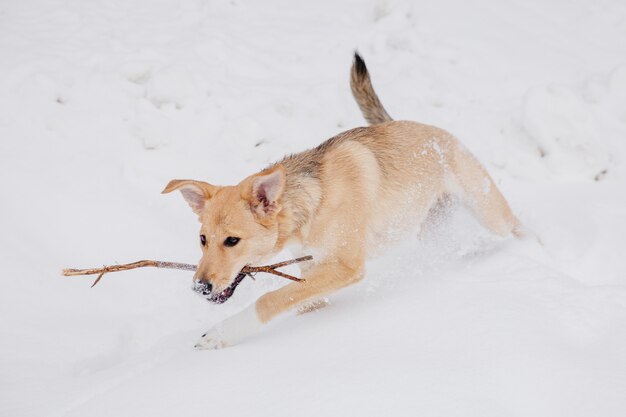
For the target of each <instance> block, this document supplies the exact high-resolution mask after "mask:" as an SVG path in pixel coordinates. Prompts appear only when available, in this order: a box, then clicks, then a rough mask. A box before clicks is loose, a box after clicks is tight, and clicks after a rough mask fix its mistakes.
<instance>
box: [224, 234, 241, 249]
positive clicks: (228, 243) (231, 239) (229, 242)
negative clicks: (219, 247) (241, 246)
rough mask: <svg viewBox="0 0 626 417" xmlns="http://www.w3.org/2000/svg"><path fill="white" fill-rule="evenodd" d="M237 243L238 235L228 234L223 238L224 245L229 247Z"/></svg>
mask: <svg viewBox="0 0 626 417" xmlns="http://www.w3.org/2000/svg"><path fill="white" fill-rule="evenodd" d="M237 243H239V238H238V237H232V236H228V237H227V238H226V240H224V246H230V247H233V246H235V245H236V244H237Z"/></svg>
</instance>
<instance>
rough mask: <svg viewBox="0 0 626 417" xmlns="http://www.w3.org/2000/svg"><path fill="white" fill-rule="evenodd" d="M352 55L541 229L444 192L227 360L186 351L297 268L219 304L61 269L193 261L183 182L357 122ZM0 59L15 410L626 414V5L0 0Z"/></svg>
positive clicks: (269, 157) (3, 295) (180, 291)
mask: <svg viewBox="0 0 626 417" xmlns="http://www.w3.org/2000/svg"><path fill="white" fill-rule="evenodd" d="M354 49H358V50H359V51H360V52H361V53H362V55H363V56H364V58H365V60H366V62H367V64H368V67H369V69H370V72H371V74H372V78H373V81H374V85H375V88H376V89H377V91H378V93H379V95H380V97H381V100H382V102H383V103H384V105H385V106H386V108H387V110H388V111H389V113H390V114H391V115H392V116H393V117H394V118H396V119H409V120H416V121H420V122H424V123H428V124H434V125H438V126H440V127H443V128H445V129H447V130H449V131H451V132H452V133H454V134H455V135H456V136H457V137H459V138H460V140H461V141H462V142H463V143H464V144H465V145H466V146H467V147H468V148H469V149H470V150H471V151H472V152H473V153H474V154H475V155H476V156H477V157H478V158H479V159H480V160H481V161H482V162H483V163H484V164H485V166H486V167H487V169H488V170H489V171H490V172H491V174H492V175H493V177H494V179H495V180H496V182H497V184H498V185H499V187H500V188H501V189H502V191H503V193H504V194H505V195H506V196H507V198H508V199H509V201H510V203H511V205H512V207H513V208H514V210H515V212H516V213H517V214H518V215H519V217H520V218H521V219H522V220H523V222H524V223H525V224H526V225H528V226H529V227H530V228H531V229H533V230H534V231H535V232H536V233H537V234H538V235H539V236H540V238H541V240H542V241H543V246H540V245H538V244H537V243H535V242H533V241H516V240H514V239H505V240H502V239H497V238H494V237H493V236H490V235H489V234H488V233H487V232H485V231H483V230H482V229H481V228H480V227H479V226H478V225H477V224H476V222H475V221H474V220H473V219H472V218H471V216H469V215H468V214H467V213H465V212H464V211H463V210H461V209H451V210H450V212H449V213H448V215H447V216H446V217H445V218H444V219H441V221H439V222H438V224H436V225H432V227H430V228H429V230H428V233H426V237H425V238H422V239H418V238H417V237H416V236H412V237H411V238H409V239H408V240H407V241H406V242H404V243H403V244H401V245H400V246H398V247H393V248H390V249H389V250H388V251H387V252H386V253H385V254H383V255H382V256H380V257H379V258H377V259H375V260H373V261H371V262H369V263H368V265H367V267H368V270H367V276H366V279H365V280H364V281H363V282H362V283H360V284H358V285H356V286H354V287H352V288H348V289H346V290H344V291H341V292H340V293H338V294H336V295H333V296H332V297H330V305H329V306H328V307H327V308H325V309H322V310H320V311H317V312H314V313H310V314H306V315H302V316H294V315H290V316H286V317H284V318H282V319H280V320H277V321H276V322H275V323H272V324H271V325H270V326H269V327H268V329H267V330H266V331H264V332H262V333H260V334H258V335H256V336H253V337H251V338H250V339H248V340H246V341H245V342H244V343H242V344H240V345H237V346H235V347H231V348H228V349H223V350H216V351H196V350H194V349H193V345H194V343H195V342H196V341H197V340H198V338H199V337H200V335H201V334H202V333H204V332H205V331H206V330H208V329H209V328H210V327H212V326H213V325H214V324H216V323H218V322H220V321H221V320H223V319H225V318H227V317H229V316H230V315H232V314H233V313H236V312H237V311H240V310H242V309H243V308H245V307H246V306H248V305H249V304H250V303H252V302H253V301H254V300H255V299H256V297H258V296H259V295H261V294H263V293H264V292H267V291H268V290H270V289H273V288H277V287H278V286H280V285H283V284H284V282H283V281H282V280H280V278H273V277H268V276H258V277H257V280H256V281H252V280H250V279H247V280H245V281H244V283H243V284H242V285H241V286H240V287H239V288H238V290H237V292H236V294H235V296H234V297H233V298H232V299H231V300H229V301H228V302H227V303H226V304H224V305H211V304H209V303H207V302H206V301H204V300H203V299H201V298H200V297H198V296H197V295H195V294H193V293H192V291H190V285H191V274H189V273H187V272H181V271H162V270H154V269H152V270H149V269H144V270H136V271H132V272H125V273H119V274H111V275H108V276H105V278H104V279H103V281H102V282H101V283H100V284H99V285H98V286H97V287H95V288H94V289H90V288H89V286H90V284H91V282H92V281H91V279H89V278H65V277H61V276H60V270H61V269H62V268H64V267H90V266H98V265H102V264H112V263H116V262H120V263H124V262H131V261H134V260H138V259H145V258H147V259H162V260H173V261H179V262H190V263H195V262H197V260H198V258H199V257H200V251H199V248H198V243H197V231H198V227H199V225H198V223H197V220H196V217H195V216H194V215H193V214H192V213H191V211H190V210H189V208H188V207H187V205H186V204H185V203H184V202H183V201H182V199H181V198H180V196H179V195H167V196H162V195H159V192H160V191H161V189H162V188H163V186H164V185H165V184H166V183H167V181H168V180H170V179H172V178H197V179H203V180H206V181H209V182H212V183H216V184H233V183H236V182H238V181H239V180H240V179H242V178H243V177H245V176H246V175H249V174H251V173H253V172H255V171H257V170H259V169H261V168H263V167H265V166H266V165H267V164H268V163H270V162H271V161H274V160H277V159H279V158H280V157H281V156H282V155H284V154H285V153H291V152H298V151H300V150H304V149H307V148H310V147H312V146H315V145H316V144H318V143H320V142H321V141H323V140H325V139H327V138H329V137H331V136H333V135H335V134H337V133H339V132H341V131H343V130H346V129H349V128H352V127H357V126H360V125H363V124H364V121H363V119H362V117H361V115H360V113H359V110H358V108H357V106H356V104H355V103H354V102H353V99H352V97H351V94H350V90H349V86H348V70H349V66H350V64H351V59H352V52H353V51H354ZM0 56H1V57H2V58H1V59H0V189H1V190H2V204H1V205H0V210H1V211H0V231H1V233H0V245H1V250H0V283H1V286H0V289H1V290H0V335H1V336H0V337H1V339H0V416H2V417H9V416H10V417H21V416H29V417H30V416H50V417H60V416H67V417H70V416H72V417H74V416H89V417H96V416H115V417H124V416H151V417H159V416H174V415H176V416H208V415H219V416H272V417H279V416H320V415H333V416H352V415H356V416H380V415H389V416H477V417H478V416H480V417H488V416H494V417H496V416H497V417H502V416H532V417H538V416H604V417H608V416H624V415H626V252H625V247H626V245H625V243H626V242H625V238H624V236H625V235H626V172H625V169H624V157H625V156H626V2H624V1H622V0H597V1H580V0H576V1H565V0H551V1H543V0H501V1H486V0H479V1H472V2H466V1H461V0H442V1H404V0H397V1H394V0H365V1H328V0H320V1H315V2H290V1H285V0H271V1H263V2H260V1H259V2H253V1H243V0H228V1H226V0H223V1H222V0H215V1H204V0H153V1H147V0H146V1H137V0H123V1H122V0H108V1H92V0H90V1H87V0H63V1H60V0H47V1H36V0H22V1H17V0H12V1H11V0H5V1H3V2H1V3H0ZM290 255H291V254H290V253H285V254H283V255H281V258H283V259H284V258H286V257H288V256H290ZM292 271H293V272H294V273H297V270H292Z"/></svg>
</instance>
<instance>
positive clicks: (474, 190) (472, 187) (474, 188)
mask: <svg viewBox="0 0 626 417" xmlns="http://www.w3.org/2000/svg"><path fill="white" fill-rule="evenodd" d="M450 162H451V168H452V171H453V176H454V178H453V180H452V182H453V183H454V185H453V188H459V190H455V191H456V192H455V194H457V195H458V196H459V197H460V198H461V201H462V202H463V204H465V206H467V207H468V208H469V210H470V211H471V212H472V214H473V215H474V217H475V218H476V219H477V220H478V221H479V222H480V224H482V225H483V226H484V227H485V228H487V229H489V230H490V231H491V232H493V233H495V234H497V235H499V236H508V235H510V234H513V235H515V236H516V237H523V235H524V233H523V227H522V225H521V223H520V221H519V220H518V219H517V217H515V215H514V214H513V212H512V211H511V208H510V207H509V204H508V203H507V201H506V200H505V198H504V196H503V195H502V193H501V192H500V190H499V189H498V187H496V184H495V183H494V181H493V179H492V178H491V176H490V175H489V174H488V173H487V171H486V170H485V168H483V166H482V165H481V164H480V163H479V162H478V161H477V160H476V158H474V156H473V155H472V154H470V153H469V152H468V151H467V150H465V149H464V148H463V147H462V146H460V145H458V144H457V146H455V147H454V155H453V159H452V161H450Z"/></svg>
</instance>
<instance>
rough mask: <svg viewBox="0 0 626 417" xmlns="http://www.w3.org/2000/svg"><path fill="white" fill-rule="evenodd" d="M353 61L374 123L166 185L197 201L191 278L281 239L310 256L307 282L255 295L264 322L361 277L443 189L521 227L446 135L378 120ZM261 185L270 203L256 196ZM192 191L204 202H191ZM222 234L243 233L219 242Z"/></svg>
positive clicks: (507, 229) (504, 228)
mask: <svg viewBox="0 0 626 417" xmlns="http://www.w3.org/2000/svg"><path fill="white" fill-rule="evenodd" d="M357 64H358V60H357V62H355V65H354V66H353V72H352V75H353V76H352V86H353V91H354V94H355V96H356V99H357V102H359V104H360V105H361V107H362V109H363V112H364V114H365V115H366V117H367V118H368V120H370V122H372V123H376V124H374V125H373V126H369V127H362V128H357V129H352V130H349V131H346V132H343V133H341V134H339V135H337V136H335V137H333V138H331V139H329V140H328V141H326V142H324V143H322V144H321V145H320V146H318V147H316V148H314V149H311V150H308V151H304V152H302V153H299V154H296V155H292V156H288V157H286V158H284V159H283V160H282V161H280V162H278V163H277V164H275V165H273V166H272V167H270V168H268V169H267V170H265V171H262V172H261V173H258V174H254V175H252V176H250V177H248V178H246V179H244V180H243V181H242V182H241V183H239V184H238V185H236V186H229V187H216V186H210V185H208V184H206V183H201V182H193V181H190V180H185V181H182V182H181V181H173V182H171V183H170V184H168V186H167V187H166V189H165V190H164V192H170V191H172V190H174V189H182V190H184V191H185V192H187V196H185V198H186V199H187V200H188V201H189V200H191V202H192V203H193V202H195V208H194V210H196V211H197V213H198V214H199V217H200V221H201V223H202V227H201V234H205V235H206V237H207V245H206V247H204V248H203V256H202V259H201V261H200V267H199V269H198V271H197V273H196V277H195V278H196V279H198V280H203V281H209V282H211V284H212V285H213V287H214V290H215V291H220V290H221V289H223V288H226V287H227V286H228V285H229V284H230V282H232V280H233V279H234V277H235V275H236V274H237V272H238V271H239V270H240V269H241V268H242V267H243V266H244V265H246V264H258V263H260V262H263V261H265V260H268V258H271V257H272V256H274V255H275V254H277V253H278V252H279V251H280V250H282V249H283V248H284V247H285V246H286V245H288V244H297V245H299V246H300V247H301V248H302V249H301V251H302V253H306V254H309V253H311V254H313V255H314V258H315V260H314V264H312V265H308V266H306V267H304V268H303V277H304V278H306V282H305V283H292V284H288V285H286V286H284V287H282V288H280V289H278V290H276V291H273V292H270V293H267V294H265V295H263V296H262V297H261V298H259V300H258V301H257V302H256V311H257V313H258V317H259V319H260V320H261V321H262V322H267V321H269V320H271V319H272V318H274V317H275V316H277V315H279V314H281V313H283V312H286V311H288V310H290V309H292V308H294V307H297V306H301V305H303V304H305V303H307V302H311V301H313V300H317V299H320V298H323V297H324V296H325V295H327V294H330V293H332V292H334V291H337V290H338V289H340V288H343V287H346V286H348V285H350V284H353V283H355V282H358V281H359V280H361V279H362V278H363V274H364V262H365V259H366V258H367V257H368V256H370V255H372V254H373V253H375V252H376V250H377V248H378V247H379V246H380V245H381V244H384V243H386V242H387V241H388V240H389V239H390V238H389V237H390V236H391V237H395V236H397V235H399V234H400V233H401V232H402V231H405V230H410V225H411V224H413V225H419V224H421V223H422V222H423V221H424V220H425V218H426V216H427V215H428V212H429V210H430V209H431V207H432V206H433V204H435V203H436V202H437V201H439V200H440V199H441V198H442V197H445V196H447V195H456V196H458V197H459V198H460V199H461V200H462V201H464V202H465V204H466V205H467V206H468V208H469V209H470V210H471V212H472V213H473V214H474V215H475V216H476V218H477V219H478V220H479V221H480V222H481V224H482V225H484V226H485V227H486V228H488V229H489V230H491V231H492V232H493V233H495V234H498V235H501V236H506V235H509V234H511V233H513V232H515V233H517V232H519V230H520V224H519V222H518V220H517V219H516V218H515V216H514V215H513V213H512V212H511V210H510V208H509V206H508V204H507V202H506V200H505V199H504V197H503V196H502V194H501V193H500V191H499V190H498V189H497V187H496V185H495V184H494V182H493V180H492V179H491V177H490V176H489V174H488V173H487V172H486V171H485V169H484V168H483V167H482V166H481V165H480V164H479V163H478V161H477V160H476V159H475V158H474V157H473V156H472V155H471V154H470V153H469V152H468V151H467V150H465V149H464V148H463V146H462V145H460V144H459V142H458V141H457V140H456V139H455V138H454V137H453V136H452V135H450V134H449V133H447V132H446V131H444V130H441V129H439V128H436V127H433V126H427V125H423V124H419V123H415V122H408V121H385V120H386V119H388V118H389V116H388V115H387V113H386V112H385V111H384V109H383V108H382V106H381V105H380V102H379V101H378V98H377V97H376V95H375V93H374V91H373V89H372V88H371V84H370V83H369V76H368V75H367V70H366V69H365V67H364V64H363V67H360V66H357ZM359 80H361V81H359ZM363 80H367V83H364V82H362V81H363ZM355 85H357V88H355ZM373 98H375V99H373ZM372 106H373V107H372ZM389 120H390V118H389ZM381 122H382V123H381ZM259 184H260V185H259ZM194 187H196V188H195V189H194ZM255 187H256V188H255ZM264 187H265V188H264ZM190 190H191V191H190ZM194 190H195V194H193V192H194ZM259 190H261V191H259ZM265 190H268V191H267V192H268V193H270V194H271V195H273V196H275V199H274V201H268V199H266V198H264V197H263V195H261V196H260V195H259V193H261V194H262V192H264V191H265ZM190 192H191V194H189V193H190ZM272 193H275V194H272ZM270 194H268V195H270ZM198 198H200V200H202V201H204V204H200V205H199V206H198V203H197V201H198ZM190 204H191V203H190ZM192 207H194V206H193V205H192ZM228 236H236V237H240V238H241V241H240V243H239V244H238V245H237V246H235V247H225V246H224V245H223V241H224V239H225V238H226V237H228Z"/></svg>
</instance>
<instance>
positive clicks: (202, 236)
mask: <svg viewBox="0 0 626 417" xmlns="http://www.w3.org/2000/svg"><path fill="white" fill-rule="evenodd" d="M200 243H201V244H202V246H206V236H205V235H200Z"/></svg>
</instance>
